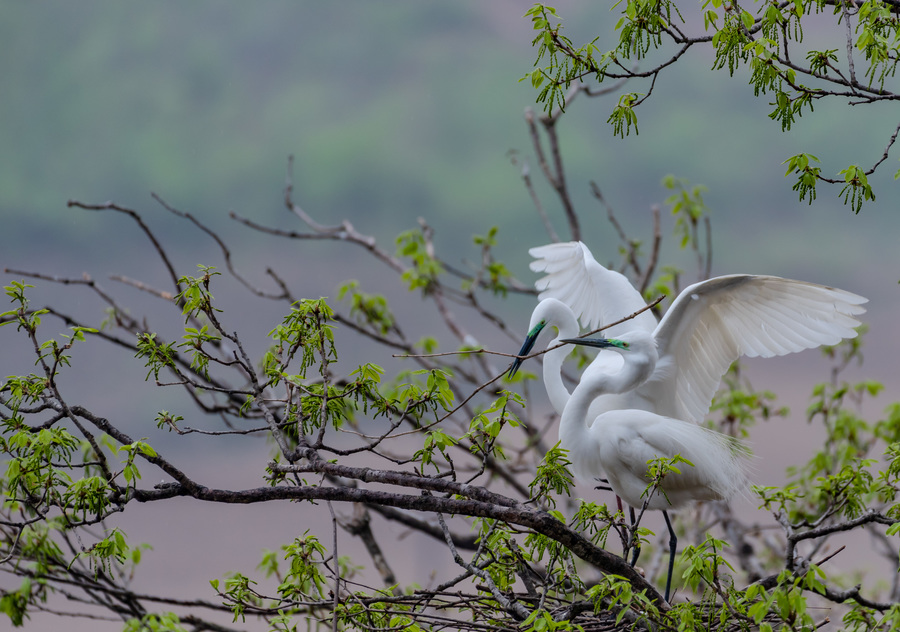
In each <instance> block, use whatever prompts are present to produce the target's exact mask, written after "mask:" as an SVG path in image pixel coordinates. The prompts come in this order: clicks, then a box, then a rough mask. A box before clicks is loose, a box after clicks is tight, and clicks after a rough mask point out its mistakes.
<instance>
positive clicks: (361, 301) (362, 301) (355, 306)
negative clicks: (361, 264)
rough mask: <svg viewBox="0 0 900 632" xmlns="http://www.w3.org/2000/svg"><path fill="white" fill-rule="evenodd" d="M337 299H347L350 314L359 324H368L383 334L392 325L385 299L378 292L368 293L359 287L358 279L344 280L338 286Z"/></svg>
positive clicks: (392, 317)
mask: <svg viewBox="0 0 900 632" xmlns="http://www.w3.org/2000/svg"><path fill="white" fill-rule="evenodd" d="M337 298H338V300H339V301H341V300H344V299H345V298H346V299H349V301H350V314H351V315H352V316H355V317H356V319H357V322H358V323H359V324H360V325H363V326H368V327H371V328H372V329H374V330H375V331H377V332H378V333H380V334H382V335H384V334H387V333H388V332H389V331H391V329H392V328H393V326H394V315H393V314H392V313H391V310H390V308H389V307H388V302H387V299H386V298H385V297H384V296H382V295H380V294H368V293H366V292H363V291H361V290H360V289H359V281H346V282H345V283H343V284H342V285H341V286H340V288H338V293H337Z"/></svg>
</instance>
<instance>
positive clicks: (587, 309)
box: [510, 242, 867, 423]
mask: <svg viewBox="0 0 900 632" xmlns="http://www.w3.org/2000/svg"><path fill="white" fill-rule="evenodd" d="M529 252H530V253H531V254H532V255H534V256H541V257H542V258H541V259H539V260H538V261H536V262H533V264H532V266H533V267H535V264H537V263H539V264H540V265H539V266H537V268H536V269H540V270H543V271H546V272H547V276H545V277H544V278H542V279H541V280H539V281H538V282H537V283H536V284H535V285H536V286H537V287H538V289H542V288H543V291H542V293H541V294H540V297H541V298H543V299H544V300H542V301H541V303H539V304H538V307H537V308H535V311H534V313H533V314H532V322H531V327H530V331H529V333H528V336H527V338H526V340H525V344H524V345H523V346H522V350H521V351H520V353H519V355H525V354H527V353H528V352H529V351H530V350H531V347H532V346H533V345H534V342H535V341H536V340H537V337H538V335H539V334H540V332H541V330H542V329H543V328H544V327H545V326H546V325H547V324H551V325H555V326H556V327H557V329H559V328H560V326H561V324H562V326H563V327H565V329H566V331H570V330H571V323H572V317H573V316H575V317H579V318H581V320H582V324H584V325H585V326H586V327H590V328H596V327H598V326H601V325H603V324H605V323H610V322H613V319H618V318H621V317H623V316H627V315H628V314H630V313H633V312H634V311H636V310H637V309H640V308H641V307H642V306H644V303H643V299H641V298H640V294H639V293H638V292H637V290H635V289H634V287H632V286H631V284H630V283H628V280H627V279H626V278H625V277H624V276H622V275H620V274H618V273H616V272H613V271H611V270H607V269H606V268H604V267H603V266H601V265H600V264H599V263H597V262H596V261H595V260H594V259H593V257H591V255H590V251H589V250H588V249H587V247H585V246H584V244H581V243H580V242H571V243H569V244H551V245H550V246H542V247H540V248H533V249H531V250H530V251H529ZM547 294H552V295H554V296H553V297H549V298H557V299H559V301H561V302H562V303H564V306H560V305H559V304H558V303H557V302H556V301H553V302H550V303H548V302H547V301H548V297H547V296H545V295H547ZM635 296H637V299H636V298H635ZM865 302H867V300H866V299H865V298H863V297H861V296H858V295H856V294H852V293H850V292H845V291H843V290H838V289H834V288H830V287H825V286H822V285H816V284H813V283H806V282H804V281H795V280H792V279H783V278H780V277H774V276H757V275H747V274H740V275H729V276H721V277H715V278H712V279H709V280H706V281H701V282H700V283H696V284H694V285H691V286H690V287H688V288H686V289H685V290H683V291H682V292H681V294H679V295H678V297H677V298H676V299H675V301H674V302H673V303H672V306H671V307H670V308H669V310H668V311H667V312H666V315H665V316H664V317H663V319H662V320H661V321H660V323H659V324H658V325H656V323H655V319H654V318H653V316H652V315H650V314H649V312H643V313H642V314H640V315H639V316H638V318H635V319H633V320H631V321H626V322H624V323H621V324H620V325H617V326H616V327H615V328H612V333H609V332H606V331H605V332H604V335H606V336H607V337H609V336H616V337H619V338H622V336H623V335H622V333H620V332H624V331H629V330H637V331H644V332H648V331H652V335H653V339H654V340H655V342H656V345H657V349H658V362H657V363H656V365H655V367H654V369H653V370H651V374H650V376H649V378H648V379H647V380H646V381H645V382H644V383H643V384H641V385H640V386H639V385H637V384H635V385H633V387H632V388H631V389H624V390H623V391H622V392H621V393H619V394H618V395H616V396H615V397H605V398H602V400H601V403H599V404H594V408H592V413H597V414H599V412H601V411H603V410H612V409H616V408H638V409H642V410H647V411H650V412H655V413H657V414H660V415H664V416H668V417H674V418H676V419H682V420H686V421H693V422H695V423H699V422H700V421H702V420H703V417H704V416H705V415H706V413H707V412H708V411H709V405H710V403H711V402H712V397H713V394H714V393H715V391H716V389H717V388H718V385H719V382H720V381H721V378H722V376H723V375H724V374H725V372H726V371H727V370H728V367H729V366H731V364H732V363H733V362H734V361H735V360H737V359H738V358H739V357H741V356H748V357H756V356H759V357H772V356H776V355H785V354H787V353H793V352H796V351H802V350H804V349H811V348H814V347H818V346H821V345H833V344H837V343H838V342H840V341H841V340H842V339H844V338H853V337H855V336H856V331H855V329H854V328H855V327H857V326H859V324H860V322H859V319H858V318H856V316H858V315H859V314H862V313H863V312H865V311H866V310H865V308H864V307H862V304H863V303H865ZM565 306H568V307H569V309H568V310H566V309H565ZM644 316H649V318H641V317H644ZM639 318H641V320H638V319H639ZM654 326H655V328H654ZM562 337H565V336H560V338H562ZM553 354H554V355H553V356H552V357H548V358H545V360H544V362H545V364H544V381H545V386H546V388H547V391H548V395H549V396H550V400H551V402H552V403H553V407H554V409H556V411H557V412H560V413H561V412H562V409H563V407H564V406H565V402H566V401H567V400H568V391H566V389H565V386H564V385H563V382H562V379H561V378H560V377H559V375H558V371H559V369H560V367H561V366H562V360H563V359H564V357H565V355H566V352H565V351H563V350H559V351H554V352H553ZM557 354H558V355H557ZM547 355H548V356H550V354H549V353H548V354H547ZM603 355H604V354H600V355H599V356H598V360H595V363H597V362H600V364H596V366H597V367H600V366H607V367H609V366H611V365H610V363H609V361H608V360H606V359H604V360H600V358H602V357H603ZM632 356H633V354H632ZM520 362H521V361H520V360H516V361H515V362H514V363H513V365H512V367H511V368H510V375H513V374H515V372H516V370H517V369H518V366H519V364H520ZM548 363H549V368H548ZM594 366H595V365H594V364H592V368H593V367H594ZM551 369H552V370H553V374H552V375H551V374H550V373H551Z"/></svg>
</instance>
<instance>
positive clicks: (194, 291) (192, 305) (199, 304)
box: [175, 264, 222, 323]
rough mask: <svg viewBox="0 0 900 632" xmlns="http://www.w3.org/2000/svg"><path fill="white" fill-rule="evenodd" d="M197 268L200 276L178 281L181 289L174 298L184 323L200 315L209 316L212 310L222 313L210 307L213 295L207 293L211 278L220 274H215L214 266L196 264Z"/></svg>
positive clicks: (182, 278)
mask: <svg viewBox="0 0 900 632" xmlns="http://www.w3.org/2000/svg"><path fill="white" fill-rule="evenodd" d="M197 267H198V268H200V272H202V273H203V274H202V276H199V277H192V276H183V277H181V278H180V279H178V285H179V286H180V287H182V288H183V289H182V290H181V292H180V293H179V294H178V295H176V296H175V302H176V303H179V304H181V313H182V314H183V315H184V322H185V323H187V322H188V321H189V320H190V319H191V318H197V317H199V316H200V315H210V313H211V312H212V311H213V310H215V311H222V310H220V309H217V308H214V307H213V306H212V302H213V295H212V294H211V293H210V291H209V284H210V281H211V280H212V278H213V277H215V276H220V275H221V274H222V273H221V272H216V271H215V267H214V266H205V265H202V264H197Z"/></svg>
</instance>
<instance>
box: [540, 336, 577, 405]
mask: <svg viewBox="0 0 900 632" xmlns="http://www.w3.org/2000/svg"><path fill="white" fill-rule="evenodd" d="M575 335H578V333H577V332H576V333H575ZM567 337H569V334H568V333H565V334H563V333H562V332H560V335H559V336H558V337H557V338H554V339H553V342H551V343H550V345H549V346H551V347H552V346H553V345H555V344H557V343H558V341H559V339H560V338H567ZM566 355H568V349H567V348H566V347H560V348H559V349H554V350H553V351H548V352H547V353H545V354H544V388H546V389H547V397H549V398H550V405H551V406H553V410H555V411H556V413H557V414H559V415H561V414H562V413H563V411H564V410H565V408H566V403H567V402H568V401H569V390H568V389H567V388H566V385H565V383H564V382H563V378H562V367H563V362H564V361H565V359H566Z"/></svg>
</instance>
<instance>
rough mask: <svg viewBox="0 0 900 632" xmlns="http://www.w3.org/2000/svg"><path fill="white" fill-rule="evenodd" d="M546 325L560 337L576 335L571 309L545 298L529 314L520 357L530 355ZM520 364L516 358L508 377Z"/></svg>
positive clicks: (561, 303)
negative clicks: (557, 331) (553, 328)
mask: <svg viewBox="0 0 900 632" xmlns="http://www.w3.org/2000/svg"><path fill="white" fill-rule="evenodd" d="M547 325H552V326H553V327H556V329H557V330H559V335H560V336H574V335H576V334H577V333H578V320H577V319H576V318H575V314H574V313H573V312H572V309H571V308H570V307H569V306H568V305H566V304H565V303H563V302H562V301H560V300H557V299H555V298H545V299H543V300H542V301H541V302H540V303H538V304H537V307H535V308H534V311H533V312H532V313H531V324H530V325H529V330H528V335H527V336H526V337H525V342H524V343H523V344H522V348H521V349H520V350H519V355H520V356H524V355H528V354H529V353H531V350H532V349H533V348H534V343H535V342H537V339H538V336H540V335H541V332H542V331H543V330H544V328H545V327H546V326H547ZM521 364H522V360H521V359H519V358H516V360H515V361H514V362H513V364H512V366H511V367H510V369H509V374H508V376H509V377H512V376H514V375H515V374H516V371H518V370H519V366H521Z"/></svg>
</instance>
